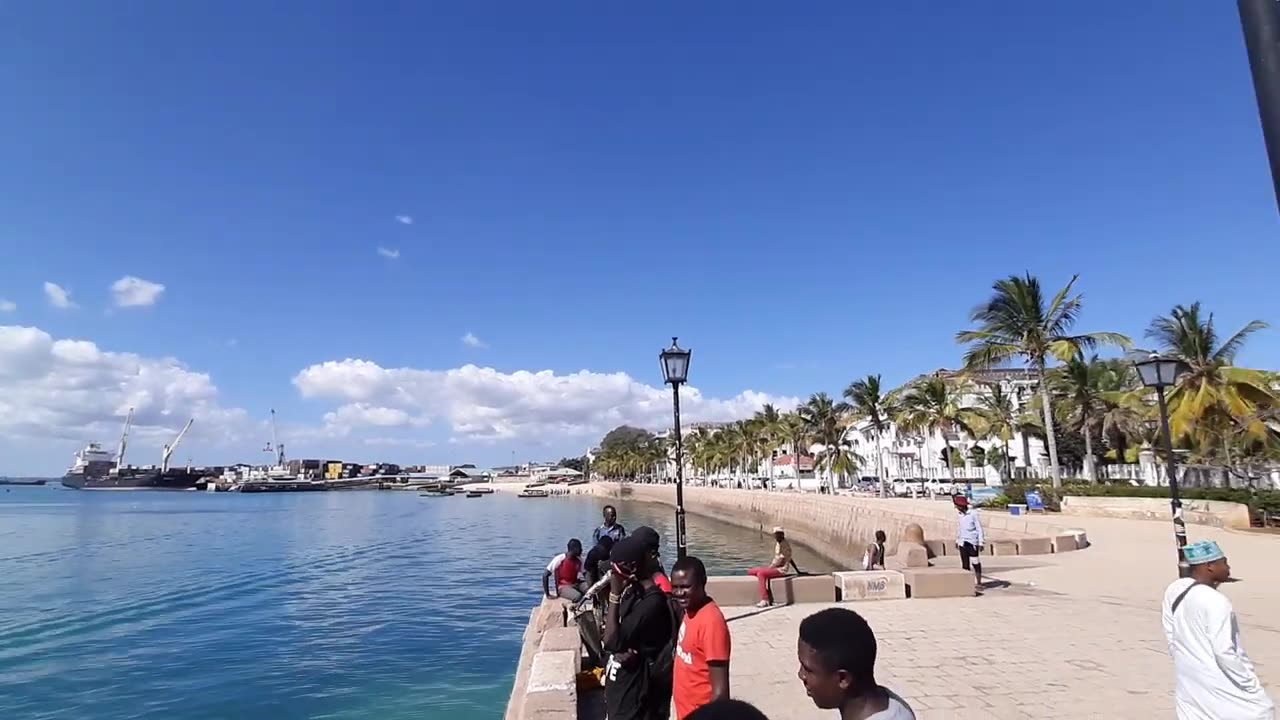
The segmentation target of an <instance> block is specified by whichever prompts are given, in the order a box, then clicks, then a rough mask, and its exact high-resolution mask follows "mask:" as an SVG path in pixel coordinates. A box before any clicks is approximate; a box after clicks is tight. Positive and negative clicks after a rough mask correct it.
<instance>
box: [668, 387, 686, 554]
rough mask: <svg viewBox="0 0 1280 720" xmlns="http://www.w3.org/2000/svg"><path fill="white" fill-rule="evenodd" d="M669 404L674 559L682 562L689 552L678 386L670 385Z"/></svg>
mask: <svg viewBox="0 0 1280 720" xmlns="http://www.w3.org/2000/svg"><path fill="white" fill-rule="evenodd" d="M671 403H672V407H673V414H674V415H675V432H676V559H677V560H683V559H684V557H685V555H687V554H688V552H689V550H688V547H687V545H686V540H685V535H684V446H683V444H682V443H681V440H680V384H679V383H673V384H672V385H671Z"/></svg>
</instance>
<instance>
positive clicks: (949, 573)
mask: <svg viewBox="0 0 1280 720" xmlns="http://www.w3.org/2000/svg"><path fill="white" fill-rule="evenodd" d="M902 575H903V578H904V580H905V581H906V584H907V597H912V598H938V597H973V583H974V578H973V573H971V572H969V571H968V570H957V569H954V568H928V569H911V570H903V571H902Z"/></svg>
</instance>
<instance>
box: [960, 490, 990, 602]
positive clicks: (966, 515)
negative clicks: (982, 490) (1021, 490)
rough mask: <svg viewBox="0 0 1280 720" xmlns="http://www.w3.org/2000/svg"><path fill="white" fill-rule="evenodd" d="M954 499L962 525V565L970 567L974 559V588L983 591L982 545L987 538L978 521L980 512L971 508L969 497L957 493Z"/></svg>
mask: <svg viewBox="0 0 1280 720" xmlns="http://www.w3.org/2000/svg"><path fill="white" fill-rule="evenodd" d="M952 501H953V502H955V504H956V512H958V513H960V527H959V529H958V530H957V531H956V547H957V548H959V550H960V566H961V567H963V568H964V569H965V570H968V569H970V561H971V560H972V566H973V577H974V578H975V584H974V586H973V589H974V590H975V591H977V592H982V546H983V545H984V544H985V542H986V538H985V537H983V534H982V523H980V522H978V514H977V513H975V512H974V511H972V510H970V509H969V498H967V497H965V496H963V495H955V496H954V497H953V498H952Z"/></svg>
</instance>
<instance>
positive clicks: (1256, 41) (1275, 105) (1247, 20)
mask: <svg viewBox="0 0 1280 720" xmlns="http://www.w3.org/2000/svg"><path fill="white" fill-rule="evenodd" d="M1236 6H1237V8H1238V9H1239V11H1240V26H1241V29H1243V30H1244V46H1245V49H1246V50H1247V51H1248V54H1249V69H1250V71H1251V72H1252V74H1253V91H1254V95H1255V96H1256V97H1257V99H1258V117H1259V119H1260V120H1261V121H1262V140H1263V142H1264V143H1265V144H1266V147H1267V159H1268V161H1269V162H1270V163H1271V184H1272V187H1273V188H1274V189H1275V193H1276V202H1277V203H1278V204H1280V4H1277V3H1276V1H1275V0H1237V1H1236Z"/></svg>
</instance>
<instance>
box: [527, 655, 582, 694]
mask: <svg viewBox="0 0 1280 720" xmlns="http://www.w3.org/2000/svg"><path fill="white" fill-rule="evenodd" d="M577 676H578V654H577V653H576V652H574V651H572V650H551V651H548V652H539V653H538V654H536V655H534V656H533V665H531V666H530V667H529V682H528V683H527V684H526V685H525V692H527V693H529V695H530V696H532V695H533V694H534V693H544V692H562V691H566V690H568V691H573V690H574V689H575V688H576V687H577Z"/></svg>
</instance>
